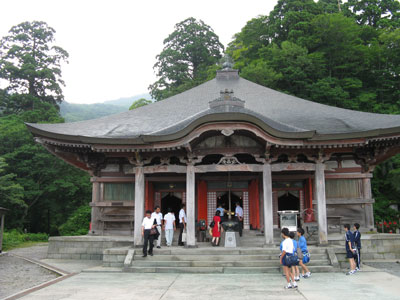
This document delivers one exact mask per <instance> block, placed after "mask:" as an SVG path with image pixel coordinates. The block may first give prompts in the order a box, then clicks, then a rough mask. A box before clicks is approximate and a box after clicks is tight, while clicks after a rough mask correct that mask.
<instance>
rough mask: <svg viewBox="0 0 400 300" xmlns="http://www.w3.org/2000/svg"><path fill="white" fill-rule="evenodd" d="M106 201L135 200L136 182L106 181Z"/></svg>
mask: <svg viewBox="0 0 400 300" xmlns="http://www.w3.org/2000/svg"><path fill="white" fill-rule="evenodd" d="M104 200H105V201H133V200H135V184H134V183H104Z"/></svg>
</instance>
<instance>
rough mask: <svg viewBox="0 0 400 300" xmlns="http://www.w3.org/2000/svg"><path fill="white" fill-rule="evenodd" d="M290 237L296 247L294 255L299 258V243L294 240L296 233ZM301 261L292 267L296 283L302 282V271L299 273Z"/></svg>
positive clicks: (290, 234)
mask: <svg viewBox="0 0 400 300" xmlns="http://www.w3.org/2000/svg"><path fill="white" fill-rule="evenodd" d="M289 236H290V238H291V240H292V241H293V247H294V255H296V256H297V247H298V246H297V241H296V240H295V238H294V232H290V233H289ZM298 261H299V260H297V263H296V264H295V265H294V266H293V267H292V272H293V276H294V280H295V281H300V271H299V262H298Z"/></svg>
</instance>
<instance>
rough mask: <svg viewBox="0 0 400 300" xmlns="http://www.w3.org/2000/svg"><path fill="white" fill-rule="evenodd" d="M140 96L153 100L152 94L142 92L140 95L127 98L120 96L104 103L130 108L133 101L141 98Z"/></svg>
mask: <svg viewBox="0 0 400 300" xmlns="http://www.w3.org/2000/svg"><path fill="white" fill-rule="evenodd" d="M140 98H145V99H148V100H151V96H150V94H140V95H136V96H133V97H127V98H119V99H116V100H109V101H104V102H103V103H104V104H112V105H118V106H123V107H126V108H129V107H130V106H131V105H132V103H133V102H135V101H136V100H138V99H140Z"/></svg>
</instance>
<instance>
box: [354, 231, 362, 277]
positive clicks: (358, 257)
mask: <svg viewBox="0 0 400 300" xmlns="http://www.w3.org/2000/svg"><path fill="white" fill-rule="evenodd" d="M353 229H354V232H353V235H354V243H355V246H356V250H357V253H356V255H355V256H354V260H355V261H356V271H360V264H361V233H360V231H358V230H359V229H360V224H358V223H354V227H353Z"/></svg>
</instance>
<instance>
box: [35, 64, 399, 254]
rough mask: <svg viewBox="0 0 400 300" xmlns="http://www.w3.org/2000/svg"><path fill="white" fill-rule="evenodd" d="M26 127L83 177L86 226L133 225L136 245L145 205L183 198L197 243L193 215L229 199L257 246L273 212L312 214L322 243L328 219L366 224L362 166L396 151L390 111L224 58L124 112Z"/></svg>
mask: <svg viewBox="0 0 400 300" xmlns="http://www.w3.org/2000/svg"><path fill="white" fill-rule="evenodd" d="M27 126H28V128H29V130H30V131H31V132H32V134H33V135H34V137H35V140H36V141H37V142H38V143H40V144H42V145H43V146H44V147H46V149H48V151H50V152H51V153H53V154H54V155H56V156H58V157H59V158H61V159H63V160H64V161H66V162H68V163H70V164H72V165H74V166H76V167H77V168H80V169H82V170H85V171H87V172H89V174H90V175H91V176H92V177H91V181H92V184H93V196H92V201H91V203H90V205H91V207H92V217H91V218H92V220H91V230H90V234H92V235H133V236H134V241H135V244H136V245H140V244H141V243H142V237H141V220H142V218H143V215H144V211H145V209H153V208H154V206H156V205H159V206H160V207H161V209H162V211H163V212H165V211H166V209H167V208H172V209H173V210H174V211H175V212H176V213H177V212H178V211H179V208H180V206H181V204H182V203H185V204H186V212H187V216H188V222H187V246H188V247H195V246H196V243H197V241H196V237H195V235H196V231H197V230H196V228H197V227H196V225H197V222H198V221H199V220H206V221H207V222H208V223H209V222H210V221H211V219H212V217H213V216H214V214H215V209H216V207H217V205H218V204H222V205H223V206H224V207H225V208H226V209H228V208H229V207H232V209H234V204H235V203H236V202H239V203H240V204H241V205H242V207H243V209H244V227H245V229H251V230H260V231H262V232H263V234H264V236H265V244H272V243H273V242H274V229H276V228H279V227H280V224H279V217H278V211H282V210H297V211H299V212H300V217H301V218H302V221H303V222H315V224H316V225H318V233H319V234H318V236H319V242H320V243H321V244H324V243H327V242H328V229H329V228H330V227H329V226H330V225H331V224H333V223H335V222H337V221H339V222H341V223H344V222H349V223H350V222H352V223H354V222H359V223H360V224H361V226H362V228H364V229H370V228H373V227H374V216H373V203H374V199H373V197H372V193H371V177H372V171H373V169H374V167H375V166H376V165H377V164H379V163H380V162H382V161H384V160H386V159H388V158H390V157H391V156H393V155H395V154H397V153H400V115H383V114H372V113H365V112H358V111H352V110H346V109H341V108H336V107H330V106H327V105H322V104H318V103H314V102H310V101H307V100H304V99H300V98H297V97H294V96H290V95H287V94H284V93H281V92H278V91H275V90H272V89H269V88H266V87H263V86H261V85H258V84H255V83H253V82H250V81H248V80H246V79H243V78H241V77H240V76H239V74H238V71H237V70H233V69H231V68H229V67H227V68H225V69H223V70H220V71H217V76H216V78H215V79H213V80H210V81H208V82H206V83H203V84H201V85H199V86H197V87H195V88H192V89H190V90H188V91H185V92H183V93H181V94H178V95H175V96H172V97H170V98H168V99H165V100H162V101H159V102H155V103H152V104H150V105H147V106H143V107H140V108H137V109H134V110H131V111H127V112H124V113H120V114H115V115H111V116H106V117H103V118H100V119H95V120H88V121H82V122H74V123H62V124H27ZM305 211H307V212H308V215H306V214H305V213H304V212H305ZM135 220H140V221H139V222H135Z"/></svg>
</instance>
